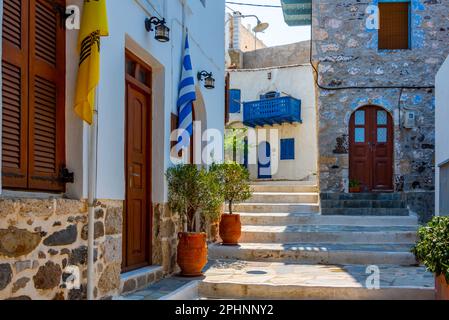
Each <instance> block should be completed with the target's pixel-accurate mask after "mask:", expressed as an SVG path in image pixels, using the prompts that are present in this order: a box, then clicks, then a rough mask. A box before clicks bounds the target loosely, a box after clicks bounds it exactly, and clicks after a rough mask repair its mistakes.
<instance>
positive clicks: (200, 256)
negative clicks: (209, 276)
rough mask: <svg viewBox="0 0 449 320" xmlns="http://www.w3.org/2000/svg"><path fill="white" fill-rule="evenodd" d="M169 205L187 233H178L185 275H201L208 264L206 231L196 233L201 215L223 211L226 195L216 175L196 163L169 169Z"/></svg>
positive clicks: (182, 269)
mask: <svg viewBox="0 0 449 320" xmlns="http://www.w3.org/2000/svg"><path fill="white" fill-rule="evenodd" d="M166 177H167V181H168V205H169V207H170V210H172V211H173V212H176V213H178V214H179V215H180V217H181V221H182V223H183V226H184V232H180V233H179V234H178V239H179V243H178V257H177V262H178V265H179V267H180V268H181V275H183V276H188V277H190V276H199V275H202V270H203V268H204V266H205V265H206V263H207V243H206V238H207V236H206V233H204V232H196V227H197V226H196V225H195V221H196V219H195V217H196V215H197V214H201V215H203V217H206V218H212V219H213V218H214V216H215V217H216V216H217V215H219V214H220V207H221V206H222V204H223V201H224V200H223V196H222V194H221V190H220V186H219V185H218V181H217V179H216V178H215V175H213V174H211V173H209V172H207V171H206V170H205V169H198V167H197V166H196V165H178V166H175V167H172V168H170V169H168V170H167V173H166Z"/></svg>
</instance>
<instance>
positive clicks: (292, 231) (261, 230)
mask: <svg viewBox="0 0 449 320" xmlns="http://www.w3.org/2000/svg"><path fill="white" fill-rule="evenodd" d="M416 240H417V227H414V226H382V227H373V226H364V227H363V226H336V225H290V226H243V227H242V237H241V239H240V242H241V243H300V242H306V243H317V244H321V243H340V244H341V243H368V244H382V243H397V244H413V243H415V242H416Z"/></svg>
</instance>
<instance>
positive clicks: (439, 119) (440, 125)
mask: <svg viewBox="0 0 449 320" xmlns="http://www.w3.org/2000/svg"><path fill="white" fill-rule="evenodd" d="M448 88H449V58H447V59H446V61H445V63H444V64H443V66H442V67H441V69H440V71H439V72H438V74H437V76H436V108H435V112H436V114H435V120H436V127H435V142H436V160H435V164H436V168H435V172H436V179H435V207H436V213H437V214H438V213H440V207H439V205H440V196H444V197H449V195H447V194H446V195H441V194H440V179H439V175H440V169H439V165H441V164H443V163H445V162H447V161H449V142H448V141H449V126H448V125H447V121H448V119H449V90H448Z"/></svg>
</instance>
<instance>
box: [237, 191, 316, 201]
mask: <svg viewBox="0 0 449 320" xmlns="http://www.w3.org/2000/svg"><path fill="white" fill-rule="evenodd" d="M318 201H319V195H318V193H317V192H254V193H253V196H252V197H251V199H250V200H248V201H247V202H246V203H318Z"/></svg>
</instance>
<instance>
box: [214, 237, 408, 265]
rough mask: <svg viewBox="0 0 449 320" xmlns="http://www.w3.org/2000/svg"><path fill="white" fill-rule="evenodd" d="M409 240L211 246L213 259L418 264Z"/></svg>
mask: <svg viewBox="0 0 449 320" xmlns="http://www.w3.org/2000/svg"><path fill="white" fill-rule="evenodd" d="M410 249H411V245H409V244H405V245H404V244H377V245H373V244H354V243H348V244H321V245H317V244H311V243H290V244H284V243H243V244H241V245H239V246H223V245H221V244H214V245H210V246H209V258H210V259H236V260H246V261H264V262H279V261H282V262H295V263H313V264H364V265H372V264H376V265H379V264H391V265H403V266H410V265H416V264H417V262H416V259H415V256H414V255H413V254H412V253H411V252H410Z"/></svg>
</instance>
